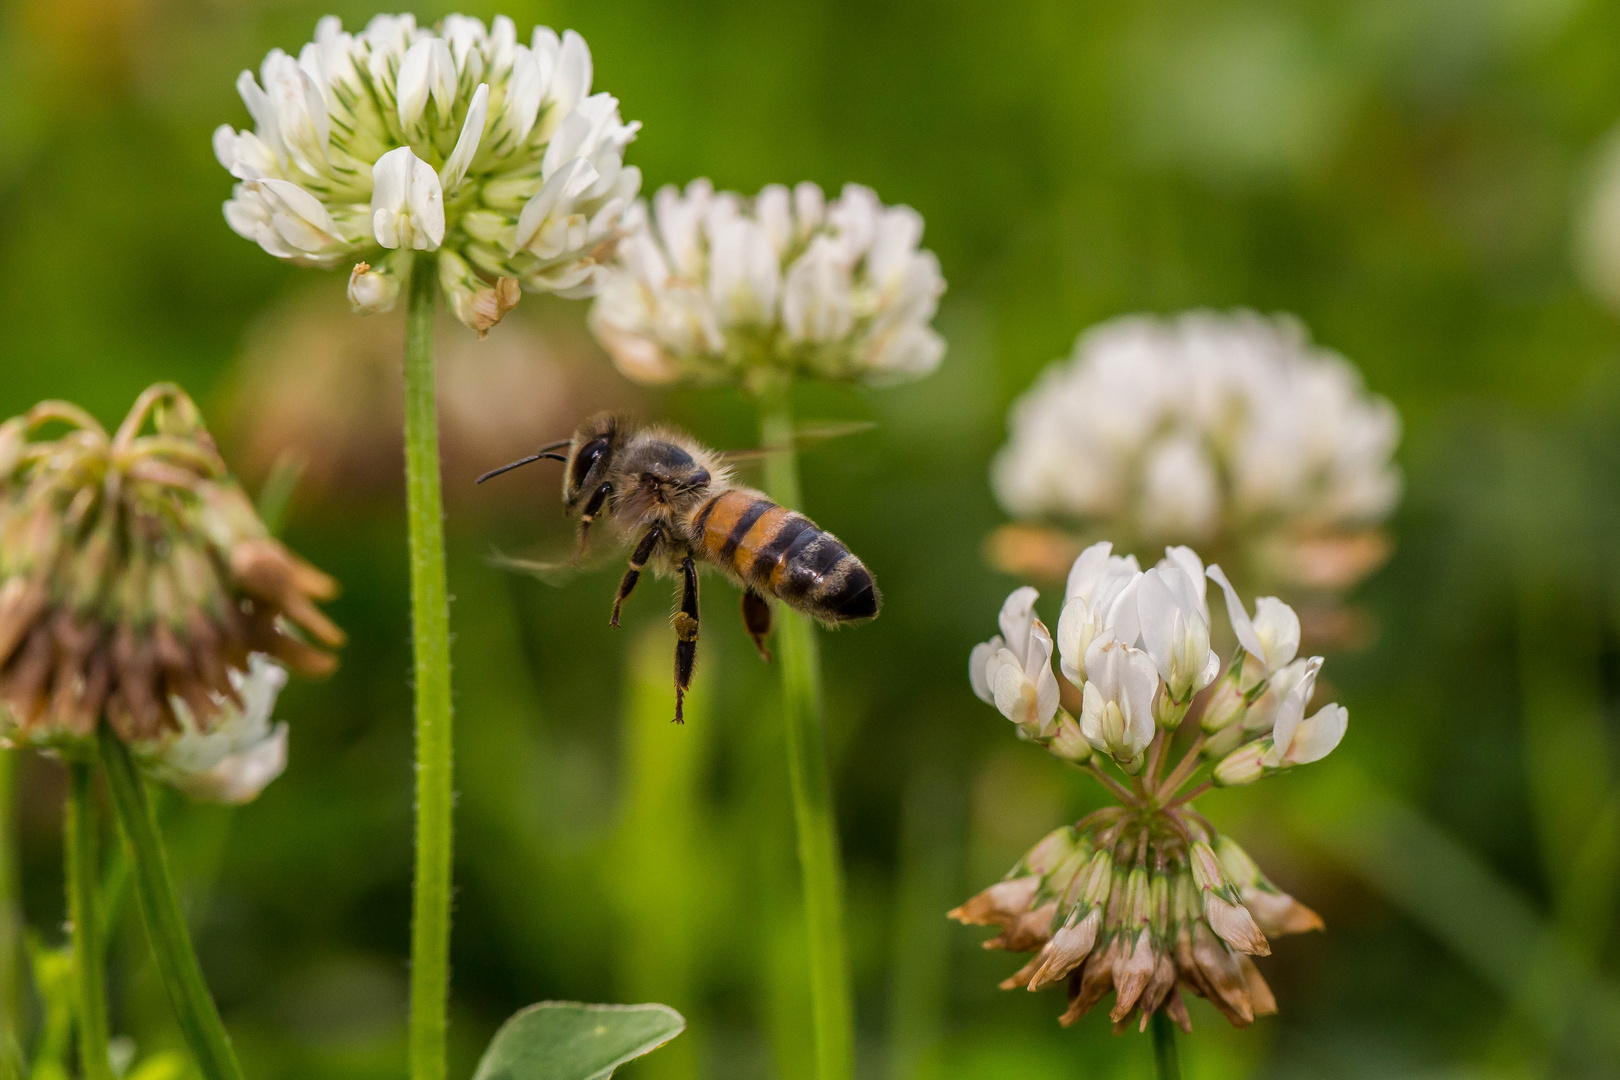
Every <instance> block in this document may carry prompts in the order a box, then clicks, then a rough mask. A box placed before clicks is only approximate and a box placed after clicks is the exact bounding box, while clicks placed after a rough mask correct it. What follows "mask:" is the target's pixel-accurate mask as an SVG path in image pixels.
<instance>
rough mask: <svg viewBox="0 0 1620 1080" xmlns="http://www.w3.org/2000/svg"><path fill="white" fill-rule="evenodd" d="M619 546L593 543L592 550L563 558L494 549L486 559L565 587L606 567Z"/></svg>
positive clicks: (519, 572) (497, 564) (505, 568)
mask: <svg viewBox="0 0 1620 1080" xmlns="http://www.w3.org/2000/svg"><path fill="white" fill-rule="evenodd" d="M618 546H621V545H614V544H601V545H593V546H592V549H591V550H590V551H589V552H586V553H582V554H579V555H575V556H573V557H570V558H559V559H530V558H524V557H522V556H519V555H508V554H506V553H505V552H503V551H494V550H492V551H491V552H490V553H489V556H488V558H487V559H486V560H485V561H487V562H488V563H489V565H491V566H493V567H495V568H496V569H497V570H509V571H511V572H512V573H515V574H528V575H529V576H530V577H534V578H539V579H540V580H541V581H543V582H545V583H546V584H547V585H551V586H553V587H561V586H563V585H566V584H568V582H570V581H572V580H573V579H574V578H576V577H578V576H579V575H580V574H583V573H588V572H590V571H592V570H595V569H596V568H597V567H599V566H602V565H603V564H604V563H606V562H607V561H608V560H609V559H610V558H612V556H613V555H614V554H615V551H616V548H617V547H618Z"/></svg>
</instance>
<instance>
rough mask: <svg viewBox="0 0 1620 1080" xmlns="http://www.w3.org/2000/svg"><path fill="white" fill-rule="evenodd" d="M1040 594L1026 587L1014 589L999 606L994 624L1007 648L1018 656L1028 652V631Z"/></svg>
mask: <svg viewBox="0 0 1620 1080" xmlns="http://www.w3.org/2000/svg"><path fill="white" fill-rule="evenodd" d="M1040 595H1041V594H1040V593H1039V592H1037V591H1035V589H1033V588H1031V587H1030V586H1028V585H1025V586H1023V587H1022V588H1018V589H1014V590H1013V591H1012V592H1011V594H1009V595H1008V597H1007V599H1006V600H1004V601H1003V602H1002V604H1001V612H1000V613H999V614H998V615H997V616H996V623H997V625H999V626H1000V627H1001V636H1002V637H1003V638H1004V639H1006V642H1007V647H1008V648H1009V649H1011V650H1012V651H1013V652H1014V653H1016V654H1017V655H1019V656H1023V655H1025V654H1026V653H1028V652H1029V630H1030V626H1031V624H1032V623H1033V622H1034V621H1035V601H1036V600H1037V599H1038V598H1039V597H1040Z"/></svg>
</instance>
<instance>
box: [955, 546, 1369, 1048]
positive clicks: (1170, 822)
mask: <svg viewBox="0 0 1620 1080" xmlns="http://www.w3.org/2000/svg"><path fill="white" fill-rule="evenodd" d="M1210 580H1213V581H1215V582H1216V583H1217V584H1219V585H1220V586H1221V588H1222V590H1223V591H1224V592H1225V593H1226V597H1227V612H1228V618H1229V619H1230V621H1231V622H1232V624H1233V631H1234V636H1235V637H1236V638H1237V639H1238V642H1239V647H1238V648H1237V649H1236V650H1235V651H1234V653H1233V655H1232V656H1231V658H1230V659H1229V660H1228V661H1227V662H1226V663H1225V664H1224V670H1225V675H1222V674H1221V672H1222V670H1223V663H1222V660H1221V657H1220V656H1219V655H1218V654H1217V653H1215V652H1214V651H1213V650H1212V649H1211V648H1210V618H1209V609H1208V607H1207V601H1206V597H1207V584H1206V583H1207V582H1208V581H1210ZM1037 599H1038V597H1037V594H1036V592H1035V590H1034V589H1031V588H1028V587H1025V588H1021V589H1019V590H1017V591H1016V592H1014V593H1013V594H1012V595H1011V596H1010V597H1008V599H1007V602H1006V604H1005V605H1003V607H1002V612H1001V620H1000V621H1001V631H1002V633H1001V634H1000V635H998V636H997V637H995V638H992V639H991V640H990V641H988V642H986V643H984V644H982V645H979V646H977V647H976V648H975V649H974V650H973V653H972V656H971V657H970V660H969V676H970V681H971V682H972V685H973V689H974V692H975V693H976V694H977V695H978V696H979V697H980V698H982V699H984V700H985V701H987V702H990V703H991V704H993V705H995V706H996V708H997V709H998V710H999V711H1001V712H1002V713H1003V715H1006V716H1007V717H1008V718H1009V719H1011V720H1013V721H1014V722H1015V723H1017V725H1018V729H1019V734H1020V735H1021V736H1022V737H1023V738H1025V739H1026V740H1029V741H1032V742H1034V743H1036V744H1037V745H1039V746H1042V747H1044V748H1046V749H1047V750H1048V751H1050V752H1051V753H1052V754H1053V755H1054V756H1056V757H1057V758H1059V759H1060V760H1063V761H1065V762H1068V763H1070V764H1073V765H1076V766H1079V767H1081V768H1082V769H1084V770H1085V771H1087V772H1089V773H1091V774H1092V775H1094V776H1095V777H1096V778H1097V779H1098V780H1100V781H1101V782H1102V783H1103V785H1104V786H1105V787H1106V788H1107V789H1108V790H1109V791H1110V792H1111V793H1112V794H1113V795H1114V796H1115V797H1116V799H1117V800H1118V805H1113V806H1108V807H1105V808H1103V809H1101V810H1098V811H1095V812H1093V813H1091V814H1089V815H1087V816H1086V817H1084V818H1082V819H1081V820H1080V821H1078V822H1076V823H1075V824H1074V825H1073V826H1065V827H1064V828H1062V829H1058V830H1057V831H1055V832H1053V833H1051V834H1050V835H1048V836H1047V837H1046V838H1045V839H1043V840H1042V841H1041V842H1040V843H1039V844H1037V845H1036V846H1035V847H1034V848H1032V849H1030V851H1029V853H1028V854H1026V855H1025V856H1024V858H1023V859H1021V860H1020V861H1019V863H1018V864H1017V865H1016V866H1014V867H1013V869H1012V870H1011V871H1010V872H1009V873H1008V874H1007V876H1006V878H1005V879H1004V880H1002V881H1001V882H1000V883H998V884H996V885H993V886H991V887H990V888H989V889H986V890H985V891H984V892H981V893H980V894H979V895H978V896H975V897H974V898H973V899H971V900H969V901H968V902H967V903H966V904H963V905H962V906H961V907H959V908H957V909H956V910H955V911H953V912H951V917H952V918H955V919H957V920H959V921H961V922H964V923H970V924H974V925H993V926H996V927H998V928H999V929H1000V933H999V934H998V935H997V936H996V937H994V938H992V939H991V940H990V941H988V942H986V943H985V947H986V948H991V949H1007V950H1010V951H1014V952H1030V953H1033V954H1034V956H1033V958H1032V959H1031V960H1030V961H1029V963H1027V964H1025V965H1024V967H1023V968H1022V969H1020V970H1019V971H1018V972H1017V973H1016V974H1014V975H1013V976H1012V977H1011V978H1009V979H1008V980H1006V981H1005V982H1004V983H1002V987H1003V989H1011V988H1013V987H1018V986H1025V987H1028V988H1029V989H1030V990H1038V989H1040V988H1041V987H1043V986H1047V985H1050V984H1053V983H1056V982H1060V981H1062V982H1065V983H1066V985H1067V986H1068V991H1069V1008H1068V1010H1067V1011H1066V1012H1065V1013H1064V1014H1063V1016H1062V1021H1063V1023H1064V1024H1070V1023H1073V1022H1074V1021H1075V1020H1076V1019H1078V1018H1079V1017H1080V1016H1082V1015H1084V1014H1085V1013H1086V1012H1087V1011H1088V1010H1090V1009H1091V1008H1092V1007H1093V1006H1094V1005H1096V1004H1097V1002H1099V1001H1101V1000H1102V999H1103V998H1104V997H1106V996H1107V995H1108V994H1109V993H1110V992H1112V993H1113V994H1114V1005H1113V1008H1112V1010H1111V1012H1110V1016H1111V1018H1112V1019H1113V1021H1114V1023H1115V1030H1116V1031H1121V1030H1123V1029H1124V1027H1125V1026H1126V1025H1127V1024H1129V1023H1130V1022H1131V1021H1132V1020H1133V1018H1134V1019H1137V1020H1139V1025H1140V1027H1141V1029H1143V1030H1145V1029H1146V1026H1147V1021H1148V1018H1149V1017H1150V1016H1151V1015H1152V1014H1153V1013H1154V1012H1155V1011H1157V1010H1159V1009H1164V1010H1166V1011H1167V1012H1168V1013H1169V1015H1170V1017H1171V1018H1172V1019H1173V1020H1175V1021H1176V1022H1177V1023H1179V1024H1180V1025H1181V1026H1182V1027H1183V1028H1190V1019H1189V1017H1188V1014H1187V1009H1186V1004H1185V1002H1184V1001H1183V1000H1182V998H1181V996H1180V995H1181V993H1182V991H1188V992H1191V993H1194V994H1198V995H1200V996H1202V997H1205V998H1208V999H1209V1000H1210V1002H1211V1003H1213V1004H1214V1005H1215V1007H1216V1008H1217V1009H1219V1010H1220V1011H1221V1012H1222V1013H1223V1014H1224V1015H1225V1016H1226V1017H1227V1019H1228V1020H1230V1021H1231V1022H1232V1023H1233V1024H1234V1025H1237V1026H1239V1027H1241V1026H1244V1025H1246V1024H1249V1023H1251V1022H1252V1021H1253V1020H1254V1018H1255V1017H1256V1016H1260V1015H1265V1014H1267V1013H1272V1012H1275V1011H1276V1001H1275V999H1274V998H1273V997H1272V994H1271V991H1270V989H1269V988H1268V987H1267V985H1266V982H1265V979H1264V978H1263V977H1262V976H1261V975H1260V972H1259V969H1258V968H1257V967H1256V966H1255V964H1254V962H1253V960H1252V959H1251V957H1255V956H1265V955H1268V954H1269V953H1270V951H1271V944H1270V940H1269V939H1270V938H1272V937H1278V936H1281V935H1284V934H1290V933H1298V932H1301V931H1305V930H1318V929H1321V927H1322V921H1321V919H1320V918H1318V917H1317V915H1316V913H1315V912H1313V911H1311V910H1310V909H1309V908H1307V907H1305V906H1304V905H1303V904H1301V903H1299V902H1298V901H1297V900H1295V899H1294V898H1293V897H1291V896H1289V895H1287V894H1286V893H1284V892H1282V891H1281V890H1280V889H1278V888H1277V887H1276V886H1275V885H1274V884H1272V882H1271V881H1270V880H1269V879H1268V878H1266V876H1265V875H1264V874H1263V873H1261V871H1260V869H1259V867H1258V866H1257V865H1256V864H1255V863H1254V861H1253V860H1252V859H1251V858H1250V857H1249V856H1248V854H1247V853H1246V852H1244V851H1243V849H1242V848H1240V847H1239V846H1238V845H1237V843H1236V842H1235V841H1233V840H1231V838H1229V837H1227V836H1224V835H1222V834H1219V833H1217V832H1216V831H1215V830H1214V828H1213V826H1211V824H1210V823H1209V821H1208V819H1207V818H1205V817H1204V816H1203V815H1201V814H1199V813H1197V812H1196V810H1194V808H1193V805H1192V803H1193V800H1194V799H1195V798H1196V797H1197V796H1198V795H1199V794H1201V793H1202V792H1204V791H1205V790H1208V789H1209V788H1210V787H1212V786H1216V785H1234V784H1246V783H1251V782H1253V781H1254V780H1257V779H1259V778H1261V777H1262V776H1266V775H1270V774H1272V773H1277V772H1281V771H1284V770H1287V769H1291V768H1294V767H1295V766H1298V765H1304V764H1308V763H1310V762H1313V761H1318V760H1320V759H1321V758H1323V757H1325V756H1327V755H1328V754H1329V753H1331V752H1332V750H1333V749H1334V748H1335V747H1336V746H1337V745H1338V744H1339V741H1340V740H1341V739H1342V738H1343V737H1344V733H1345V728H1346V726H1347V723H1348V719H1349V714H1348V712H1347V711H1346V710H1345V709H1344V708H1343V707H1342V706H1340V705H1337V704H1330V705H1326V706H1324V707H1322V708H1321V709H1319V710H1317V712H1316V713H1314V714H1313V715H1311V716H1310V717H1309V718H1307V717H1306V715H1305V713H1306V708H1307V706H1308V705H1309V703H1310V700H1311V697H1312V695H1313V694H1314V692H1315V689H1316V682H1317V676H1318V674H1319V672H1320V671H1321V668H1322V658H1321V657H1319V656H1313V657H1308V658H1296V657H1295V653H1296V652H1297V651H1298V648H1299V635H1298V620H1297V619H1296V618H1294V616H1293V612H1292V610H1291V609H1289V608H1288V606H1287V605H1286V604H1284V603H1282V602H1281V601H1279V600H1274V599H1262V600H1261V601H1260V602H1259V603H1258V604H1257V614H1256V615H1255V617H1254V618H1252V619H1251V618H1250V617H1249V614H1248V609H1247V608H1245V606H1244V605H1243V602H1242V600H1241V598H1240V597H1239V596H1238V595H1237V593H1236V591H1235V590H1234V589H1233V588H1232V586H1231V584H1230V583H1229V582H1228V581H1227V580H1226V576H1225V575H1224V574H1223V573H1222V572H1221V569H1220V567H1218V566H1210V567H1208V568H1207V570H1206V568H1205V566H1204V563H1203V560H1202V559H1201V558H1200V557H1199V556H1198V554H1197V553H1196V552H1195V551H1193V550H1192V549H1191V548H1188V547H1170V548H1167V549H1166V550H1165V554H1164V558H1163V559H1161V560H1160V561H1159V562H1158V563H1157V564H1156V565H1155V566H1153V567H1151V568H1150V569H1148V570H1146V571H1143V570H1141V569H1140V568H1139V567H1138V564H1137V562H1136V560H1135V559H1134V558H1130V557H1121V556H1118V555H1115V554H1113V548H1112V545H1111V544H1109V543H1108V542H1106V541H1105V542H1101V543H1098V544H1095V545H1093V546H1091V547H1090V548H1087V549H1086V550H1085V551H1083V552H1082V553H1081V554H1080V557H1079V558H1078V559H1076V560H1075V563H1074V565H1073V567H1072V568H1071V570H1070V573H1069V583H1068V588H1067V589H1066V595H1065V598H1064V602H1063V611H1062V616H1061V617H1060V619H1059V631H1058V639H1059V640H1058V650H1059V652H1060V654H1061V663H1060V667H1061V671H1062V674H1063V676H1064V678H1066V679H1067V680H1068V681H1069V682H1070V683H1071V684H1072V685H1073V686H1074V687H1076V688H1078V689H1079V691H1080V700H1081V707H1080V717H1079V719H1078V721H1076V719H1075V718H1074V717H1072V716H1071V715H1070V714H1069V713H1068V712H1066V711H1065V710H1064V709H1063V708H1062V707H1061V705H1060V703H1059V699H1060V696H1061V694H1060V691H1061V690H1062V685H1061V684H1058V683H1056V677H1055V676H1054V675H1053V673H1052V671H1051V668H1050V664H1051V654H1052V651H1053V650H1052V643H1051V639H1050V637H1049V636H1046V635H1045V627H1044V626H1043V625H1042V624H1041V622H1040V619H1039V618H1038V617H1037V616H1036V615H1035V612H1034V607H1035V602H1036V600H1037ZM1048 680H1051V684H1049V682H1048ZM1052 684H1055V685H1052ZM1049 685H1051V689H1047V687H1048V686H1049ZM1002 687H1004V688H1005V690H1004V691H1003V690H1002V689H1000V688H1002ZM1048 700H1049V701H1051V702H1053V705H1052V706H1051V707H1050V708H1048V707H1047V706H1046V705H1045V704H1044V702H1046V701H1048ZM1032 703H1034V704H1032ZM1189 716H1191V717H1196V718H1197V720H1198V722H1197V723H1196V724H1194V723H1189V724H1187V725H1186V726H1185V729H1184V728H1183V726H1182V721H1183V720H1185V719H1187V718H1188V717H1189ZM1184 731H1185V737H1184V738H1182V741H1181V743H1180V747H1181V751H1180V759H1179V761H1177V762H1176V764H1174V765H1170V764H1169V761H1170V759H1171V757H1172V754H1171V747H1172V743H1175V742H1176V740H1177V739H1178V736H1182V734H1183V732H1184ZM1108 762H1112V763H1113V764H1114V765H1116V766H1118V767H1119V768H1120V769H1121V770H1122V771H1123V773H1124V774H1125V777H1124V778H1123V782H1122V780H1121V779H1119V778H1116V777H1114V776H1112V775H1110V774H1109V773H1108V771H1107V770H1106V764H1107V763H1108ZM1205 770H1207V772H1206V771H1205ZM1200 775H1203V776H1204V777H1205V779H1204V781H1203V783H1201V784H1199V786H1197V787H1195V788H1193V789H1192V790H1191V791H1184V789H1185V788H1187V786H1188V785H1189V784H1191V783H1194V782H1195V781H1196V780H1197V779H1198V778H1199V776H1200Z"/></svg>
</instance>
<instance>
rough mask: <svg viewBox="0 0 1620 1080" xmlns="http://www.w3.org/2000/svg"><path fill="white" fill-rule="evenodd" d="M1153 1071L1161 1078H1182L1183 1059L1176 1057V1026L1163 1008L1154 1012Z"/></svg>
mask: <svg viewBox="0 0 1620 1080" xmlns="http://www.w3.org/2000/svg"><path fill="white" fill-rule="evenodd" d="M1151 1026H1152V1028H1153V1072H1154V1075H1155V1076H1157V1077H1158V1078H1159V1080H1181V1061H1180V1059H1179V1058H1177V1057H1176V1026H1175V1022H1174V1021H1172V1020H1171V1019H1170V1014H1169V1013H1167V1012H1165V1011H1164V1010H1163V1009H1160V1010H1158V1011H1157V1012H1155V1013H1154V1014H1153V1021H1152V1024H1151Z"/></svg>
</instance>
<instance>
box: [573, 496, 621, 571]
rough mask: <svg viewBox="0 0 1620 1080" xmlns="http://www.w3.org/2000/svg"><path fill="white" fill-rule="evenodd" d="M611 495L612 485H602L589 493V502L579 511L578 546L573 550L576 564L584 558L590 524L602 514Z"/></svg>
mask: <svg viewBox="0 0 1620 1080" xmlns="http://www.w3.org/2000/svg"><path fill="white" fill-rule="evenodd" d="M612 494H613V485H612V484H603V485H602V486H601V487H599V488H597V489H596V490H595V491H593V492H591V498H590V501H589V502H587V503H586V504H585V509H583V510H581V511H580V513H579V546H578V547H576V548H575V549H574V562H576V563H577V562H579V560H580V559H582V558H584V557H585V544H586V542H587V541H588V540H589V539H590V537H591V522H593V521H595V520H596V515H597V514H600V513H601V512H602V507H603V506H605V505H606V504H607V500H608V496H609V495H612Z"/></svg>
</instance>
